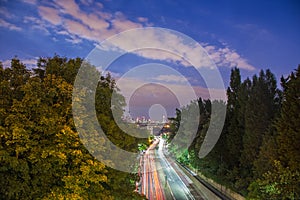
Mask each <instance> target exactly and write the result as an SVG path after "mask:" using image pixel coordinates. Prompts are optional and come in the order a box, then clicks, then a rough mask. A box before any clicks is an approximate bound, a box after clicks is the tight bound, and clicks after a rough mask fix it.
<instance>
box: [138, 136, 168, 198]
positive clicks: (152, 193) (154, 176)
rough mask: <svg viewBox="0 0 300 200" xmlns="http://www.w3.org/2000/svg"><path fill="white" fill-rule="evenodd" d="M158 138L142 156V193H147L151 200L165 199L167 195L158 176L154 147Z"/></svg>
mask: <svg viewBox="0 0 300 200" xmlns="http://www.w3.org/2000/svg"><path fill="white" fill-rule="evenodd" d="M158 142H159V141H158V140H157V141H155V142H154V143H153V144H151V146H150V147H149V148H148V149H147V151H146V152H145V154H144V156H143V157H142V166H140V167H141V169H142V178H141V179H142V185H141V193H142V194H144V195H146V197H147V199H149V200H152V199H153V200H154V199H155V200H164V199H165V195H164V191H163V188H162V185H161V182H160V180H159V177H158V170H157V169H156V164H155V151H154V148H155V147H156V145H157V144H158Z"/></svg>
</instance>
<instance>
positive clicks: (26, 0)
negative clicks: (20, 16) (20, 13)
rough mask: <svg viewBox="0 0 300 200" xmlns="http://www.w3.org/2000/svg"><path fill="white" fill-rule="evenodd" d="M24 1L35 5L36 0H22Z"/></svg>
mask: <svg viewBox="0 0 300 200" xmlns="http://www.w3.org/2000/svg"><path fill="white" fill-rule="evenodd" d="M23 2H24V3H28V4H32V5H36V4H37V1H36V0H23Z"/></svg>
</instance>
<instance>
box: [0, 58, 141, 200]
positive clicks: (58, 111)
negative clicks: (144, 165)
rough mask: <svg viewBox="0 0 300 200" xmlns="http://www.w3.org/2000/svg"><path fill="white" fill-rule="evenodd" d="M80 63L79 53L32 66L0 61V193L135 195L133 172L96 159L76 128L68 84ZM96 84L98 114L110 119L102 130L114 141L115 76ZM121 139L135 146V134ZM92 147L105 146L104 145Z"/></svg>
mask: <svg viewBox="0 0 300 200" xmlns="http://www.w3.org/2000/svg"><path fill="white" fill-rule="evenodd" d="M81 63H82V60H81V59H79V58H76V59H67V58H61V57H59V56H54V57H53V58H40V59H39V61H38V68H36V69H34V70H33V71H29V70H27V69H26V67H25V65H23V64H22V63H21V62H20V61H19V60H18V59H16V58H15V59H13V60H12V63H11V67H10V68H6V69H4V68H3V67H2V65H1V67H0V75H1V76H0V91H1V93H0V95H1V98H0V100H1V102H0V103H1V108H0V112H1V115H0V176H1V179H0V185H1V187H0V197H1V199H139V198H140V197H139V195H138V194H135V193H133V190H134V184H133V183H131V182H130V180H134V179H135V178H136V177H135V175H134V174H129V173H123V172H119V171H117V170H113V169H111V168H107V167H106V166H105V165H104V164H103V163H101V162H99V161H98V160H96V159H95V158H94V157H93V156H92V155H91V154H90V152H88V151H87V149H86V148H85V147H84V146H83V144H82V141H81V140H80V138H79V135H78V133H77V132H76V130H75V126H74V123H73V115H72V105H71V102H72V92H73V85H72V84H73V82H74V80H75V76H76V74H77V71H78V69H79V68H80V66H81ZM108 83H109V84H108ZM97 90H99V91H100V93H101V98H100V96H99V99H97V105H99V106H98V111H99V112H98V117H99V120H103V121H104V122H105V123H107V124H108V125H109V126H108V127H106V128H107V130H110V129H111V137H112V138H115V139H116V141H118V139H119V138H118V137H119V136H118V135H120V133H121V131H120V130H119V129H118V128H117V125H116V123H114V122H113V117H112V115H111V112H109V110H110V109H108V107H107V106H108V105H109V106H110V104H108V102H109V101H110V99H111V93H112V92H113V91H115V85H114V81H113V80H112V78H111V77H110V76H107V77H105V78H104V80H102V81H100V82H99V85H98V88H97ZM117 95H118V94H117ZM122 98H123V97H122V96H119V98H117V99H119V100H120V101H118V102H116V103H115V105H118V107H116V108H115V109H119V111H116V112H121V111H122V106H124V103H122V102H123V99H122ZM102 106H104V107H102ZM83 109H84V108H83ZM124 138H125V139H124ZM121 141H122V144H120V146H121V147H124V145H125V144H128V145H129V147H128V148H129V149H130V150H132V151H134V150H135V151H137V144H138V143H137V140H132V139H131V138H129V137H123V136H122V140H121ZM97 142H98V143H100V144H101V141H97ZM140 142H142V140H141V141H140ZM97 151H98V152H101V151H102V152H103V151H105V146H103V147H102V148H100V149H97Z"/></svg>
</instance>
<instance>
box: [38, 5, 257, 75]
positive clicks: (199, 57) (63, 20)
mask: <svg viewBox="0 0 300 200" xmlns="http://www.w3.org/2000/svg"><path fill="white" fill-rule="evenodd" d="M80 2H81V5H84V6H87V5H88V6H89V7H91V8H92V9H93V8H94V9H96V10H95V12H89V13H87V12H84V11H83V10H82V9H81V7H80V6H79V4H78V2H76V1H75V0H66V1H55V4H54V5H51V7H49V5H43V6H38V12H39V15H40V16H41V18H42V19H43V20H44V21H47V22H48V24H47V25H45V23H44V24H43V23H40V22H39V23H37V25H38V24H39V25H40V26H42V27H43V28H51V30H52V31H54V32H55V33H56V34H60V35H67V36H68V37H69V38H67V39H66V41H69V42H71V43H73V44H78V43H81V42H83V41H84V40H88V41H92V42H95V43H97V44H100V43H101V42H102V41H103V40H105V39H107V38H109V37H110V36H113V35H116V34H118V33H120V32H122V31H126V30H129V29H133V28H143V27H146V26H149V22H148V19H147V18H145V17H137V18H136V21H133V20H130V19H128V18H127V17H126V16H125V15H124V14H123V13H122V12H115V13H109V12H105V11H104V10H103V4H97V5H96V4H95V3H93V2H92V1H90V0H81V1H80ZM54 7H55V9H54ZM96 11H97V12H96ZM137 41H138V42H137ZM140 43H143V44H144V45H145V46H149V47H151V46H162V47H167V48H168V49H169V50H171V52H172V53H170V52H166V51H163V50H153V49H151V48H150V49H147V50H145V49H143V50H136V51H135V52H132V53H135V54H137V55H139V56H142V57H144V58H148V59H155V60H162V61H167V62H171V63H176V64H178V65H182V66H186V67H188V66H191V63H189V62H190V61H193V64H194V65H195V67H196V68H201V67H212V66H213V65H212V62H211V60H210V59H208V58H209V57H208V56H207V54H208V55H209V56H210V58H211V59H212V61H213V62H215V63H216V65H217V66H219V67H239V68H242V69H246V70H254V69H255V67H254V66H253V65H251V64H250V63H249V62H248V60H247V59H245V58H243V57H242V56H241V55H240V54H238V53H237V52H236V51H235V50H233V49H231V48H229V47H228V46H226V45H225V46H224V47H221V48H220V47H216V46H213V45H208V44H206V45H205V46H204V49H203V47H201V46H200V45H198V46H197V45H194V44H190V43H186V42H185V41H182V38H181V37H178V36H177V35H176V34H165V33H157V32H155V31H149V30H147V31H145V32H140V33H136V34H135V35H131V36H127V37H126V38H124V37H121V38H120V39H119V41H116V44H117V46H118V48H119V49H120V50H125V51H126V50H130V49H138V45H140ZM114 48H115V47H114ZM108 49H109V48H106V50H108Z"/></svg>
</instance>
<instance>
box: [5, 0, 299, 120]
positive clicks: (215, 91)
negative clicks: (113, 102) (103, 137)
mask: <svg viewBox="0 0 300 200" xmlns="http://www.w3.org/2000/svg"><path fill="white" fill-rule="evenodd" d="M148 27H158V28H165V29H168V30H173V31H176V32H178V33H181V34H183V35H186V36H187V37H189V38H191V39H192V40H193V41H195V42H197V43H198V44H199V45H200V46H201V47H199V46H197V48H196V47H195V44H194V43H193V45H191V44H188V43H184V42H183V41H182V40H181V38H180V37H178V36H176V35H174V34H173V33H174V32H171V34H169V35H168V34H167V33H165V32H160V33H158V32H156V31H154V30H148V31H147V32H145V33H142V34H140V35H139V34H135V35H133V37H132V38H129V39H122V41H121V42H120V43H118V45H119V50H120V49H121V50H122V51H124V50H125V51H126V49H127V48H129V47H135V46H136V45H137V44H139V42H137V41H139V40H145V41H148V43H150V44H148V45H152V44H153V45H160V46H170V48H172V51H176V52H177V53H178V52H180V51H177V50H178V49H180V50H182V52H191V53H193V52H194V54H191V55H196V53H197V51H196V53H195V49H198V50H199V49H200V51H201V52H202V51H203V50H204V51H205V53H206V54H207V56H208V57H209V58H210V59H211V60H212V61H213V63H214V64H215V66H216V67H217V69H218V71H219V72H220V75H221V78H222V81H223V83H224V88H226V87H228V84H229V76H230V70H231V69H232V68H233V67H238V68H240V70H241V74H242V78H243V79H245V78H246V77H252V76H253V75H254V74H257V73H258V72H259V71H260V70H261V69H268V68H269V69H271V71H272V72H273V73H274V74H275V75H276V77H277V79H278V80H279V79H280V76H281V75H284V76H286V75H288V74H289V73H290V72H291V71H293V70H294V69H295V68H296V67H297V66H298V64H300V54H299V52H300V37H299V33H300V1H297V0H294V1H290V0H278V1H271V0H264V1H258V0H252V1H250V0H249V1H237V0H236V1H221V0H213V1H197V0H190V1H175V0H159V1H158V0H153V1H151V0H140V1H133V0H128V1H113V0H103V1H91V0H65V1H59V0H57V1H55V0H52V1H51V0H49V1H36V0H11V1H9V0H0V43H1V45H0V61H1V62H2V63H3V65H4V66H9V63H10V59H11V58H13V57H15V56H17V57H18V58H19V59H21V60H22V61H23V63H24V64H26V65H27V66H28V67H29V68H34V67H35V63H36V60H37V59H38V58H39V57H52V56H53V55H55V54H58V55H60V56H66V57H70V58H75V57H81V58H87V57H89V56H90V55H91V52H94V53H95V47H96V48H97V47H99V46H100V47H101V44H102V42H103V41H105V40H106V39H107V38H111V37H113V36H115V35H117V34H120V33H122V32H123V31H127V30H130V29H134V28H140V29H146V28H148ZM121 38H122V37H121ZM162 38H164V39H162ZM125 40H126V42H124V41H125ZM149 41H150V42H149ZM125 43H126V44H125ZM176 48H177V49H176ZM98 50H99V49H98ZM100 51H101V52H102V53H104V55H105V51H107V49H105V48H100ZM100 51H99V52H98V54H99V53H100V54H101V52H100ZM109 51H110V52H112V51H113V50H112V49H109ZM200 51H199V52H200ZM201 52H200V53H201ZM98 54H96V56H98ZM184 55H186V54H184ZM201 55H202V54H201ZM183 57H187V58H189V56H183ZM201 58H202V57H201V56H199V59H198V61H195V62H196V65H198V64H199V63H202V64H203V59H202V60H201ZM191 59H192V58H191ZM147 63H148V65H147ZM149 63H161V64H162V65H163V66H164V67H162V66H157V64H155V66H153V65H151V64H150V65H149ZM141 65H142V66H143V67H144V69H145V71H140V72H139V73H137V74H135V76H134V75H133V76H131V75H128V72H132V69H133V68H135V67H136V66H141ZM166 66H168V67H166ZM198 67H199V68H197V66H196V67H195V66H194V67H193V66H191V65H190V64H186V62H185V61H183V60H182V58H176V56H174V55H170V54H165V53H164V52H162V51H151V50H150V51H147V50H143V51H137V52H128V53H126V54H125V55H123V56H122V57H120V58H119V59H117V60H116V61H114V62H113V63H112V64H111V66H110V67H109V68H108V69H107V71H110V72H111V73H112V74H113V75H114V76H115V78H116V79H117V80H118V79H120V84H119V85H120V87H122V88H123V92H124V96H125V97H126V98H127V103H128V104H130V102H133V103H131V104H132V105H129V108H130V107H132V108H133V107H134V108H136V107H137V106H141V107H143V109H142V108H141V109H140V112H136V113H135V115H136V116H138V115H141V114H142V113H143V112H146V110H147V109H149V107H150V106H151V105H154V104H155V103H156V104H161V105H166V103H165V102H166V99H168V98H174V100H173V101H172V100H169V101H168V102H172V103H170V105H174V106H178V101H177V100H175V99H176V97H177V99H179V104H180V105H181V104H186V102H181V101H180V98H182V97H187V96H188V97H189V98H191V99H192V97H193V95H188V94H187V93H186V91H187V89H186V88H187V87H188V88H193V89H194V91H195V94H196V96H201V97H203V98H209V97H211V96H214V97H215V98H221V99H222V98H223V96H224V90H223V89H224V88H222V87H215V86H212V84H210V83H207V81H206V79H210V80H211V79H212V80H213V81H214V79H215V78H214V77H209V78H205V77H202V76H203V74H201V73H200V75H199V73H197V70H198V72H199V69H200V68H201V69H202V70H204V69H205V66H202V65H201V64H199V65H198ZM149 69H150V71H149ZM154 69H156V70H154ZM159 69H161V70H159ZM147 70H148V71H147ZM174 70H175V71H174ZM155 71H156V72H155ZM157 71H159V73H157ZM207 71H208V70H207ZM129 74H130V73H129ZM125 75H126V76H125ZM121 83H122V84H121ZM143 84H144V86H143ZM155 84H156V86H157V87H154V86H155ZM159 84H160V85H159ZM136 85H139V86H140V87H139V88H136ZM133 86H135V90H134V91H133ZM162 87H164V89H162ZM170 88H171V90H170ZM172 88H173V89H172ZM207 88H209V89H211V90H210V92H208V91H207ZM129 91H130V92H129ZM162 91H166V93H168V94H169V95H166V96H165V98H163V96H164V95H162V94H161V93H162ZM167 91H168V92H167ZM149 93H151V94H153V95H152V96H153V97H147V101H143V100H141V99H139V98H138V96H146V94H149ZM166 93H164V94H166ZM130 95H131V96H130ZM130 98H131V99H130ZM132 98H136V100H134V99H132ZM151 98H153V99H151ZM144 99H145V98H144ZM187 99H188V98H187ZM141 101H142V102H144V104H140V103H139V102H141ZM149 102H150V103H149ZM174 102H175V103H174ZM146 104H147V105H146ZM150 104H151V105H150ZM174 106H173V107H174ZM171 107H172V106H171ZM171 107H168V106H166V110H164V111H163V112H164V113H167V114H168V113H169V111H170V110H171V109H173V110H174V108H173V107H172V108H171ZM141 110H142V111H141ZM145 115H147V113H146V114H145ZM168 115H172V114H168Z"/></svg>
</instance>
